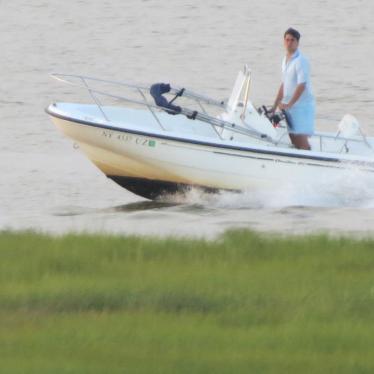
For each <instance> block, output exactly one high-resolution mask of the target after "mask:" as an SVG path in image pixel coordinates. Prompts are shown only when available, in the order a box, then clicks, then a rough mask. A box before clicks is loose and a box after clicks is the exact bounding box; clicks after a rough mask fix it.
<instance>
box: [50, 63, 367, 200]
mask: <svg viewBox="0 0 374 374" xmlns="http://www.w3.org/2000/svg"><path fill="white" fill-rule="evenodd" d="M52 76H53V77H54V78H56V79H58V80H62V81H64V82H67V83H70V84H73V85H77V86H80V87H83V88H84V89H86V90H88V93H89V95H90V97H91V99H92V100H93V103H88V104H82V103H79V104H78V103H65V102H57V103H54V104H51V105H50V106H49V107H48V108H47V109H46V112H47V113H48V114H49V115H50V117H51V118H52V121H53V122H54V124H55V125H56V126H57V127H58V128H59V129H60V130H62V132H63V133H64V134H65V135H66V136H68V137H69V138H71V139H72V140H73V141H74V142H75V143H77V144H78V145H79V147H80V149H81V150H82V151H83V152H84V153H85V154H86V156H87V157H88V158H89V159H90V160H91V161H92V162H93V163H94V164H95V165H96V166H97V167H98V168H99V169H100V170H101V171H102V172H103V173H104V174H105V175H106V176H107V177H108V178H111V179H112V180H113V181H115V182H116V183H118V184H119V185H121V186H122V187H124V188H126V189H128V190H130V191H132V192H133V193H135V194H137V195H140V196H143V197H146V198H149V199H155V198H158V197H160V196H161V195H163V194H165V193H174V192H177V191H185V190H186V189H189V188H190V187H191V186H194V187H197V188H203V189H205V190H208V191H219V190H235V191H240V190H250V189H257V188H263V187H265V186H266V187H274V188H276V187H277V186H278V185H279V184H281V183H282V182H284V181H288V182H290V183H293V184H298V185H301V186H302V185H303V184H309V183H311V182H312V181H315V180H316V179H318V180H321V179H324V180H326V182H328V181H330V180H331V181H334V180H336V178H339V177H340V176H343V175H344V173H345V172H346V171H347V170H351V169H354V170H358V171H360V172H362V173H364V174H365V175H366V176H367V177H368V178H369V179H370V180H373V181H374V138H372V137H367V136H365V134H364V133H363V132H362V130H361V129H360V126H359V123H358V122H357V120H356V119H355V118H354V117H353V116H350V115H345V116H344V117H343V119H342V121H341V122H340V123H339V124H338V129H337V131H336V133H322V132H316V133H315V134H314V135H313V136H312V137H311V138H310V144H311V150H309V151H306V150H299V149H295V148H294V147H293V146H292V145H291V144H290V141H289V139H288V132H287V124H286V120H287V118H285V115H284V113H278V114H276V115H270V114H269V112H268V111H267V110H266V108H265V107H262V108H260V109H256V108H255V106H254V105H253V103H252V101H251V100H250V99H249V90H250V83H251V75H250V71H249V69H248V68H247V67H245V69H244V70H243V71H240V72H239V74H238V77H237V79H236V82H235V85H234V88H233V90H232V93H231V96H230V98H229V99H228V100H226V101H220V100H215V99H212V98H209V97H207V96H204V95H200V94H196V93H194V92H192V91H189V90H187V89H183V88H182V89H181V88H179V87H170V85H168V84H155V85H151V86H140V85H134V84H129V83H123V82H114V81H107V80H101V79H95V78H90V77H84V76H78V75H63V74H52ZM97 86H98V87H99V88H97ZM103 87H104V88H103ZM108 87H109V88H108ZM116 90H117V91H118V90H119V91H120V94H115V93H114V91H116ZM130 93H131V95H130ZM134 94H136V95H138V96H139V98H134V96H133V95H134ZM164 95H173V97H172V99H171V100H170V99H166V97H165V96H164ZM104 99H111V100H112V101H114V102H115V105H114V104H113V103H111V104H110V105H106V104H103V102H102V101H103V100H104Z"/></svg>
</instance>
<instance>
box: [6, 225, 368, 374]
mask: <svg viewBox="0 0 374 374" xmlns="http://www.w3.org/2000/svg"><path fill="white" fill-rule="evenodd" d="M0 372H1V373H2V372H4V373H38V374H39V373H373V372H374V241H373V240H369V239H365V240H354V239H348V238H344V239H343V238H335V239H332V238H328V237H327V236H306V237H279V236H270V237H269V236H268V237H265V236H262V235H259V234H256V233H253V232H249V231H231V232H227V233H226V234H225V235H223V236H222V237H221V238H219V239H217V240H216V241H204V240H187V239H186V240H183V239H172V238H168V239H155V238H137V237H120V236H106V235H65V236H62V237H52V236H47V235H40V234H34V233H27V232H26V233H11V232H3V233H1V234H0Z"/></svg>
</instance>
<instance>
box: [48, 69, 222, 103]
mask: <svg viewBox="0 0 374 374" xmlns="http://www.w3.org/2000/svg"><path fill="white" fill-rule="evenodd" d="M50 76H51V77H52V78H54V79H56V80H58V81H61V82H64V83H68V84H70V85H72V86H79V85H78V84H75V83H73V82H71V81H69V80H67V79H63V78H61V77H67V78H75V79H78V80H82V79H84V80H91V81H94V82H101V83H109V84H113V85H117V86H123V87H128V88H133V89H136V90H138V89H141V90H145V91H147V92H148V91H149V90H150V88H151V85H140V84H135V83H129V82H121V81H114V80H107V79H100V78H94V77H89V76H86V75H78V74H61V73H51V74H50ZM180 90H181V87H178V86H175V87H172V88H171V90H170V93H171V94H177V93H178V92H179V91H180ZM183 96H185V97H188V98H191V99H198V100H200V101H204V102H206V103H207V104H211V105H215V106H218V107H222V108H224V107H225V101H224V100H221V101H219V100H216V99H213V98H211V97H208V96H206V95H201V94H198V93H195V92H193V91H191V90H186V89H185V90H184V92H183Z"/></svg>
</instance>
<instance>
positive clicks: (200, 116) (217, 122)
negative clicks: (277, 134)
mask: <svg viewBox="0 0 374 374" xmlns="http://www.w3.org/2000/svg"><path fill="white" fill-rule="evenodd" d="M51 76H52V77H53V78H55V79H57V80H59V81H62V82H65V83H68V84H71V85H73V86H78V87H83V88H85V89H87V90H88V91H89V93H90V96H91V97H92V98H93V99H94V102H95V104H96V105H97V106H98V108H99V110H100V111H101V113H102V114H103V116H104V119H105V120H107V121H109V120H108V119H107V116H106V115H105V113H104V112H103V109H102V108H101V104H100V103H99V102H98V100H97V99H96V100H95V97H94V96H93V94H94V93H95V94H98V95H103V96H107V97H110V98H113V99H117V100H123V101H127V102H130V103H133V104H137V105H143V106H146V107H147V108H148V109H149V110H150V111H151V113H152V114H153V115H154V117H155V119H156V121H157V122H158V124H159V125H160V127H161V128H162V129H163V130H165V127H164V126H162V124H161V122H160V120H159V118H158V117H157V116H156V114H155V113H154V112H153V111H152V109H157V110H158V111H164V112H170V111H171V109H165V108H162V107H159V106H158V105H154V104H150V103H148V102H147V101H146V99H145V97H144V95H143V93H141V95H142V97H143V100H142V101H141V100H136V99H132V98H131V99H130V98H128V97H126V96H122V95H113V94H110V93H108V92H105V91H101V90H96V89H93V88H91V87H89V86H88V85H87V84H86V82H85V80H86V79H88V80H93V81H98V82H103V83H114V84H117V85H121V86H126V87H130V88H134V89H135V90H136V91H137V92H138V93H139V91H140V90H145V91H148V86H141V85H135V84H130V83H123V82H116V81H108V80H104V79H99V78H91V77H86V76H82V75H73V74H57V73H53V74H51ZM60 77H72V78H77V79H79V80H81V81H82V80H83V81H84V82H85V84H84V86H81V85H79V84H76V83H73V82H71V81H69V80H66V79H62V78H60ZM149 87H150V86H149ZM175 91H176V92H178V91H179V90H176V89H175ZM183 95H184V93H183ZM199 96H201V95H196V96H193V99H195V100H196V101H198V100H199V98H198V97H199ZM210 100H213V99H210ZM213 105H214V104H213ZM176 114H177V113H176ZM181 114H183V115H185V116H186V117H188V118H195V119H197V120H200V121H202V122H205V123H208V124H209V125H211V126H212V127H213V129H214V130H215V126H217V127H220V128H225V129H229V130H231V131H234V132H237V133H239V134H242V135H246V136H251V137H253V138H256V139H261V140H265V141H269V142H270V143H274V141H273V140H272V139H271V138H269V137H268V136H267V135H265V134H260V133H258V132H257V131H254V130H250V129H247V128H245V127H243V126H240V125H237V124H235V123H230V122H227V121H224V120H221V119H218V118H215V117H212V116H210V115H209V114H206V113H198V112H195V111H193V110H191V109H186V108H182V110H181Z"/></svg>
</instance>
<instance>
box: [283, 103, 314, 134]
mask: <svg viewBox="0 0 374 374" xmlns="http://www.w3.org/2000/svg"><path fill="white" fill-rule="evenodd" d="M287 114H288V118H289V122H291V123H289V127H288V132H289V133H290V134H295V135H313V132H314V120H315V105H314V103H311V104H303V105H297V106H293V107H291V108H290V109H288V110H287Z"/></svg>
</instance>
